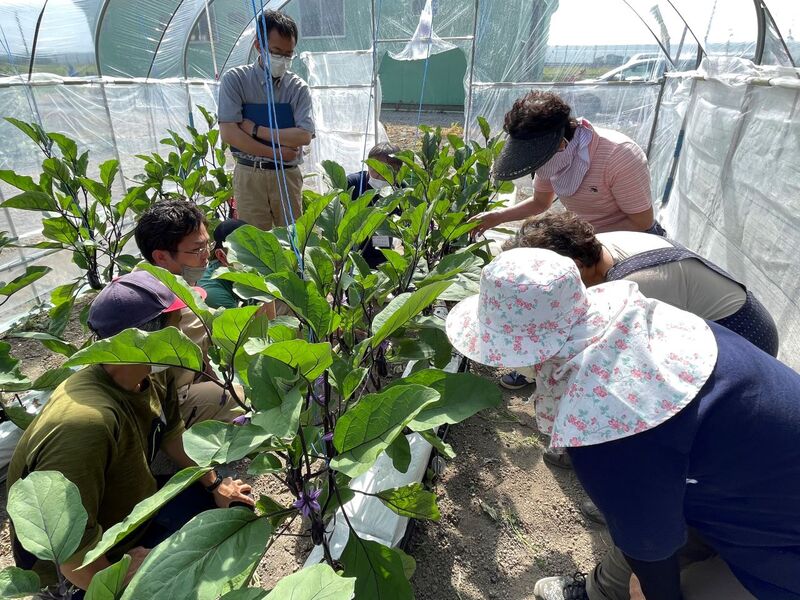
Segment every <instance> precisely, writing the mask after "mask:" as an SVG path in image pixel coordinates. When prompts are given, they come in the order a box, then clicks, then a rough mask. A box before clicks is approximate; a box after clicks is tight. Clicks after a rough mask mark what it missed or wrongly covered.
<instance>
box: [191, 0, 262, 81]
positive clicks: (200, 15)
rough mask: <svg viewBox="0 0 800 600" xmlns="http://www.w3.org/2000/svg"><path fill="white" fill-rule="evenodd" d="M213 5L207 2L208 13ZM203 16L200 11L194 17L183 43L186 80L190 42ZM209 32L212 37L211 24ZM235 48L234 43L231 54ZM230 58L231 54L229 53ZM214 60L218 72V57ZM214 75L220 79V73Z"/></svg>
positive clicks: (212, 2) (212, 0)
mask: <svg viewBox="0 0 800 600" xmlns="http://www.w3.org/2000/svg"><path fill="white" fill-rule="evenodd" d="M212 4H214V0H206V11H208V9H209V7H210V6H211V5H212ZM202 16H203V11H202V10H200V11H198V13H197V14H196V15H195V16H194V19H193V20H192V26H191V27H189V35H187V36H186V40H185V41H184V43H183V55H182V57H181V64H182V65H183V76H184V77H185V78H187V79H188V77H189V41H190V40H191V39H192V31H194V28H195V27H197V23H199V22H200V17H202ZM208 18H209V20H210V19H211V17H210V16H209V17H208ZM246 30H247V28H245V30H244V31H246ZM208 31H209V35H211V23H210V22H209V24H208ZM244 31H242V33H244ZM240 37H241V35H240ZM237 40H238V38H237ZM235 47H236V44H235V43H234V44H233V47H231V52H233V48H235ZM212 50H213V46H212ZM228 56H229V57H230V53H228ZM212 59H213V61H214V70H216V69H217V59H216V56H213V57H212ZM214 75H215V76H216V77H217V78H219V75H220V74H219V73H215V74H214Z"/></svg>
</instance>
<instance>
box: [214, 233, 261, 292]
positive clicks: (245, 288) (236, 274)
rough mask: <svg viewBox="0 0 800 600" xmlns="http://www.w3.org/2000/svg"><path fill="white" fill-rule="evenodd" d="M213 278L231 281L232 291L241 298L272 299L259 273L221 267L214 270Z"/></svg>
mask: <svg viewBox="0 0 800 600" xmlns="http://www.w3.org/2000/svg"><path fill="white" fill-rule="evenodd" d="M239 229H241V227H240V228H239ZM236 231H238V229H237V230H236ZM213 279H222V280H223V281H232V282H233V291H234V292H236V295H237V296H241V297H242V298H254V299H258V300H262V301H272V300H273V299H274V296H273V295H272V291H271V289H270V288H269V286H267V282H266V281H264V276H263V275H260V274H259V273H251V272H249V271H231V270H230V269H228V268H227V267H222V268H220V269H217V270H216V271H215V272H214V276H213Z"/></svg>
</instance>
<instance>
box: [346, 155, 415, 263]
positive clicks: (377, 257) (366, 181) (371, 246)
mask: <svg viewBox="0 0 800 600" xmlns="http://www.w3.org/2000/svg"><path fill="white" fill-rule="evenodd" d="M398 152H400V148H399V147H398V146H395V145H394V144H389V143H383V144H377V145H375V146H373V147H372V149H370V151H369V154H368V155H367V156H368V158H372V159H375V160H377V161H380V162H382V163H383V164H385V165H386V166H388V167H389V168H390V169H392V171H394V172H395V173H397V171H399V170H400V167H402V166H403V162H402V161H401V160H400V159H399V158H397V157H396V156H395V155H396V154H397V153H398ZM388 185H389V182H388V181H386V180H385V179H382V178H381V176H380V174H379V173H378V172H377V171H376V170H375V169H373V168H372V167H369V166H368V167H367V170H366V171H358V172H357V173H350V174H349V175H348V176H347V187H348V189H351V190H352V192H351V195H352V197H353V200H355V199H356V198H358V197H359V196H361V195H362V194H365V193H366V192H368V191H369V190H381V189H383V188H385V187H386V186H388ZM391 247H392V238H391V237H389V236H388V235H373V236H372V238H371V239H369V240H367V241H366V242H364V245H363V246H362V247H361V255H362V256H363V257H364V260H365V261H367V264H368V265H369V266H370V267H371V268H373V269H374V268H375V267H377V266H378V265H380V264H383V263H384V262H386V257H385V256H383V253H382V252H381V251H380V250H379V248H391Z"/></svg>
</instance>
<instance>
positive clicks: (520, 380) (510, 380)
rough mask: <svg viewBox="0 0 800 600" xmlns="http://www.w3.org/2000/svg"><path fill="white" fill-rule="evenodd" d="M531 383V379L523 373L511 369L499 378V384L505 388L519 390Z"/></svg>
mask: <svg viewBox="0 0 800 600" xmlns="http://www.w3.org/2000/svg"><path fill="white" fill-rule="evenodd" d="M532 383H533V381H531V380H530V379H528V378H527V377H525V376H524V375H520V374H519V373H517V372H516V371H511V373H506V374H505V375H503V376H502V377H501V378H500V385H502V386H503V387H504V388H506V389H507V390H519V389H522V388H524V387H525V386H526V385H530V384H532Z"/></svg>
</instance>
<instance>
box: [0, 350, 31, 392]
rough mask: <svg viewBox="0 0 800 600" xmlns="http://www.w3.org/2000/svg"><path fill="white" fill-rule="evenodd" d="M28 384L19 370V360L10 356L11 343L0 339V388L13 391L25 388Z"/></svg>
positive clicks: (28, 381)
mask: <svg viewBox="0 0 800 600" xmlns="http://www.w3.org/2000/svg"><path fill="white" fill-rule="evenodd" d="M30 384H31V382H30V380H28V378H27V377H25V375H23V374H22V372H21V371H20V370H19V360H17V359H16V358H14V357H13V356H11V344H9V343H8V342H2V341H0V389H3V390H8V391H15V390H19V389H27V388H28V387H30Z"/></svg>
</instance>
